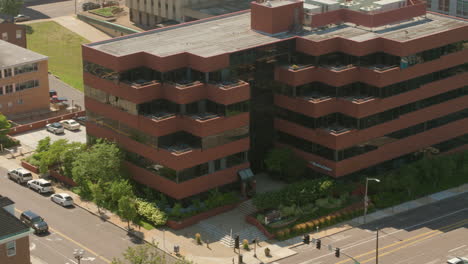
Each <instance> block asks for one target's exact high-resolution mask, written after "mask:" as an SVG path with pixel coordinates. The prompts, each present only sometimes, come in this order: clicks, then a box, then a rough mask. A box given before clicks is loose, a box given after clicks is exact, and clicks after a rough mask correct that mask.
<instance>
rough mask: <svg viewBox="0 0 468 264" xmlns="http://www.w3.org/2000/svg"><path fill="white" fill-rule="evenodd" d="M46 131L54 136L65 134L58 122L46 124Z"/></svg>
mask: <svg viewBox="0 0 468 264" xmlns="http://www.w3.org/2000/svg"><path fill="white" fill-rule="evenodd" d="M46 129H47V131H50V132H52V133H54V134H56V135H57V134H62V133H65V130H64V128H63V126H62V124H60V123H58V122H57V123H52V124H47V125H46Z"/></svg>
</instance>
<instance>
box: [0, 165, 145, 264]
mask: <svg viewBox="0 0 468 264" xmlns="http://www.w3.org/2000/svg"><path fill="white" fill-rule="evenodd" d="M0 194H1V195H4V196H7V197H9V198H10V199H12V200H13V201H14V202H15V203H16V204H15V207H16V209H17V212H16V213H17V215H19V211H24V210H32V211H33V212H35V213H37V214H39V215H40V216H42V217H43V218H44V219H45V220H46V222H47V223H48V224H49V229H50V234H46V235H31V236H30V249H31V255H33V256H34V257H36V258H38V259H40V260H42V261H43V262H44V263H47V264H67V263H68V264H77V261H76V260H75V259H74V258H73V250H74V249H84V251H85V254H84V258H83V259H82V261H81V264H108V263H110V261H111V260H112V259H113V258H114V257H121V254H122V253H123V252H124V251H125V249H127V248H128V247H130V246H135V245H136V244H138V243H141V242H140V241H137V240H135V239H133V238H132V237H129V236H127V233H126V232H125V231H124V230H122V229H120V228H117V227H115V226H114V225H112V224H109V223H107V222H103V221H102V220H100V219H99V218H98V217H96V216H94V215H92V214H90V213H88V212H87V211H85V210H83V209H81V208H78V207H74V208H63V207H61V206H59V205H57V204H55V203H53V202H51V201H50V198H49V195H40V194H38V193H36V192H33V191H32V190H29V189H27V188H26V187H24V186H21V185H19V184H16V183H14V182H13V181H10V180H8V179H7V177H6V170H5V169H4V168H3V167H2V168H0Z"/></svg>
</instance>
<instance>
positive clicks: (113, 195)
mask: <svg viewBox="0 0 468 264" xmlns="http://www.w3.org/2000/svg"><path fill="white" fill-rule="evenodd" d="M109 192H110V201H109V209H110V210H117V209H118V207H119V201H120V199H121V198H122V197H130V198H132V199H133V198H134V197H135V195H134V194H133V188H132V186H131V185H130V183H129V182H128V181H127V180H122V181H114V182H112V183H111V185H110V188H109Z"/></svg>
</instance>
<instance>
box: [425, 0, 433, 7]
mask: <svg viewBox="0 0 468 264" xmlns="http://www.w3.org/2000/svg"><path fill="white" fill-rule="evenodd" d="M426 6H427V9H431V7H432V0H426Z"/></svg>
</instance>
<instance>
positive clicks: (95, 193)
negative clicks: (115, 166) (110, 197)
mask: <svg viewBox="0 0 468 264" xmlns="http://www.w3.org/2000/svg"><path fill="white" fill-rule="evenodd" d="M89 187H90V189H91V193H92V197H93V202H94V203H95V204H96V206H97V208H98V212H99V214H101V208H103V207H105V206H106V200H107V196H106V193H105V192H104V190H103V188H102V186H100V185H99V184H93V183H91V184H90V185H89Z"/></svg>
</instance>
